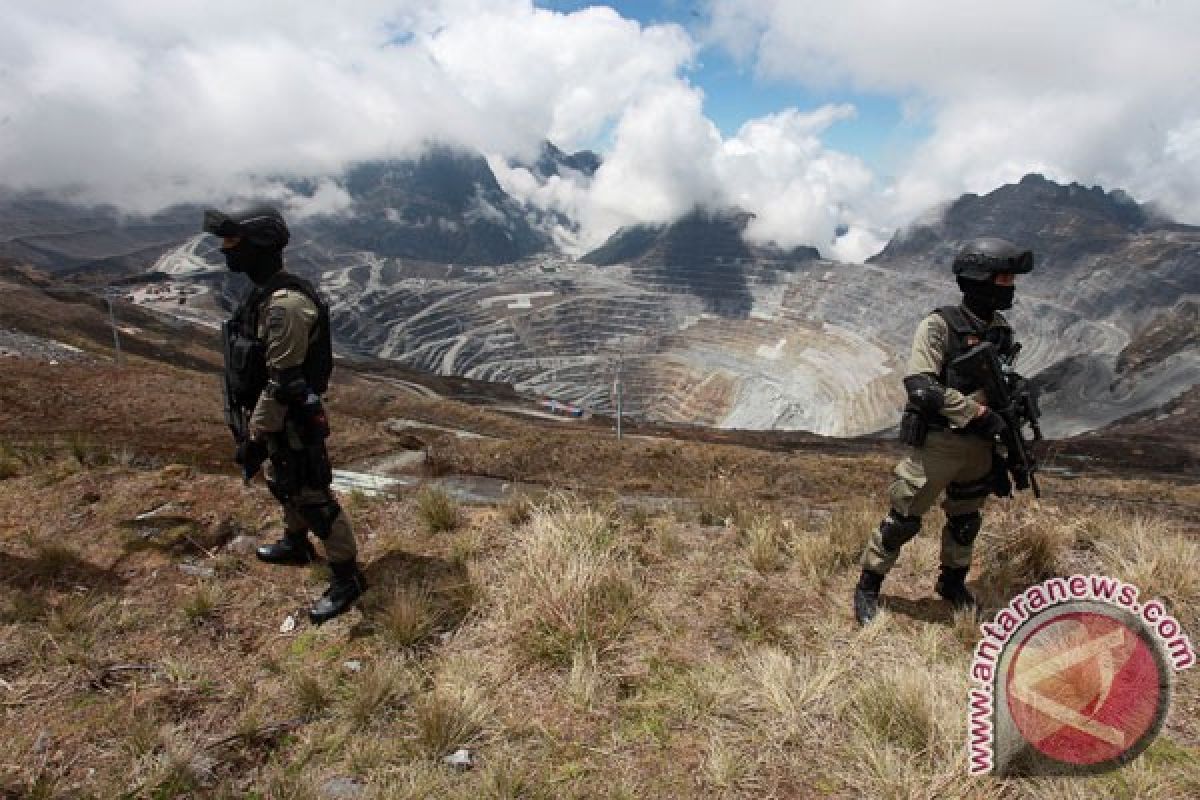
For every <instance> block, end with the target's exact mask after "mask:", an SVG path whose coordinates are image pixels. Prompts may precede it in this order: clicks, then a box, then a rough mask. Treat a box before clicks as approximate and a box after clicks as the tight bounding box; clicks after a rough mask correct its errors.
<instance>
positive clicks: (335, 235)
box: [297, 147, 550, 264]
mask: <svg viewBox="0 0 1200 800" xmlns="http://www.w3.org/2000/svg"><path fill="white" fill-rule="evenodd" d="M339 183H340V184H341V185H342V186H343V187H344V188H345V190H346V192H347V193H348V194H349V196H350V198H351V199H352V204H351V205H350V206H349V208H346V209H344V210H343V211H341V212H339V213H337V214H330V215H324V216H317V217H312V218H310V219H308V220H306V221H303V222H302V223H300V224H298V226H297V227H298V228H300V229H301V230H302V231H303V232H304V233H305V234H306V235H307V236H309V237H310V238H313V239H317V240H319V241H320V242H321V243H322V246H323V247H325V248H326V249H331V248H333V249H337V250H346V249H350V250H359V251H371V252H374V253H376V254H378V255H379V256H382V257H384V258H404V259H414V260H420V261H432V262H437V263H444V264H454V263H458V264H507V263H511V262H513V261H517V260H520V259H521V258H524V257H526V256H529V255H532V254H533V253H537V252H540V251H542V250H545V249H546V248H547V247H548V246H549V244H550V239H549V237H548V236H547V235H546V234H545V233H544V232H542V231H541V230H539V229H538V227H536V224H537V222H538V220H537V218H536V216H535V215H533V213H532V212H530V211H528V210H526V209H525V208H523V207H522V206H521V205H520V204H519V203H518V202H517V201H515V200H513V199H512V198H511V197H509V196H508V195H507V194H506V193H505V192H504V190H503V189H501V188H500V185H499V184H498V183H497V182H496V176H495V175H494V174H493V173H492V170H491V168H490V167H489V166H488V163H487V160H486V159H484V158H483V157H482V156H480V155H478V154H473V153H465V152H462V151H459V150H454V149H450V148H445V147H438V148H434V149H431V150H430V151H428V152H426V153H424V154H423V155H422V156H420V157H419V158H416V159H412V160H403V161H380V162H369V163H364V164H358V165H356V166H354V167H351V168H350V169H349V170H348V171H347V172H346V174H345V175H344V176H343V177H342V179H341V180H340V181H339ZM313 188H315V187H313Z"/></svg>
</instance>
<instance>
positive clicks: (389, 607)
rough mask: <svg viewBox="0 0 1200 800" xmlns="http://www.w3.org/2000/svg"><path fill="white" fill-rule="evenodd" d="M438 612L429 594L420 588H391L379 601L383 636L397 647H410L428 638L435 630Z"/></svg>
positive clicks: (426, 590)
mask: <svg viewBox="0 0 1200 800" xmlns="http://www.w3.org/2000/svg"><path fill="white" fill-rule="evenodd" d="M437 624H438V613H437V610H436V608H435V606H434V599H433V596H432V595H431V594H430V592H429V590H428V589H425V588H422V587H416V588H414V587H410V586H399V587H396V588H393V589H392V590H391V591H390V592H389V593H388V595H387V598H386V599H385V600H384V602H383V606H382V609H381V611H380V613H379V625H380V627H381V628H382V630H383V635H384V636H385V637H386V638H387V640H388V641H389V642H391V643H392V644H393V645H395V646H397V647H402V648H403V647H413V646H415V645H418V644H421V643H423V642H425V641H426V640H427V639H429V637H430V636H432V635H433V633H434V631H435V630H436V629H437Z"/></svg>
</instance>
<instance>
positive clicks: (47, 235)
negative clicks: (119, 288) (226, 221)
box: [0, 188, 199, 275]
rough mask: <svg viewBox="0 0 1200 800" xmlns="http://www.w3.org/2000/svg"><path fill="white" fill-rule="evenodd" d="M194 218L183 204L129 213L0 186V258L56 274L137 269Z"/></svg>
mask: <svg viewBox="0 0 1200 800" xmlns="http://www.w3.org/2000/svg"><path fill="white" fill-rule="evenodd" d="M198 219H199V212H198V210H197V209H195V208H191V207H186V206H181V207H176V208H171V209H167V210H166V211H162V212H159V213H157V214H150V215H132V214H125V213H123V212H121V211H120V210H119V209H117V208H115V207H113V206H103V205H101V206H93V205H84V204H77V203H71V202H69V201H64V200H63V199H60V198H56V197H52V196H50V195H48V194H45V193H43V192H35V191H25V192H16V191H12V190H6V189H2V188H0V258H8V259H11V260H14V261H18V262H21V263H25V264H30V265H32V266H35V267H39V268H41V269H44V270H47V271H49V272H53V273H56V274H64V273H71V272H77V271H88V272H92V273H102V274H104V275H113V274H120V273H123V272H129V271H141V270H144V269H145V267H146V266H147V265H149V264H153V263H154V261H155V260H156V259H157V258H158V257H159V256H160V255H161V254H162V253H164V252H166V251H167V250H169V249H171V248H174V247H177V246H178V245H179V243H180V242H181V241H182V240H184V239H185V238H187V237H188V236H190V235H191V234H193V233H195V230H196V226H197V224H198V223H197V220H198Z"/></svg>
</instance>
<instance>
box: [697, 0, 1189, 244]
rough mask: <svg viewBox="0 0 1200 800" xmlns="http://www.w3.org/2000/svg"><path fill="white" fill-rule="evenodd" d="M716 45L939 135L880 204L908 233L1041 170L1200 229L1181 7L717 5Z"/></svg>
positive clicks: (1158, 1)
mask: <svg viewBox="0 0 1200 800" xmlns="http://www.w3.org/2000/svg"><path fill="white" fill-rule="evenodd" d="M711 12H712V24H711V30H710V31H709V32H708V37H709V38H710V39H711V40H712V41H714V42H718V43H722V44H724V45H725V46H726V47H728V48H729V49H730V50H731V51H732V52H735V53H737V54H740V55H742V56H743V57H745V58H747V59H749V60H750V61H751V62H752V63H753V64H754V66H755V69H756V70H757V72H758V73H759V74H760V75H761V76H763V77H767V78H771V79H774V80H787V81H794V82H798V83H801V84H804V85H807V86H810V87H816V88H820V89H825V90H831V89H832V90H836V89H839V88H849V89H853V90H858V91H870V92H880V93H884V94H890V95H893V96H898V97H901V98H904V99H905V100H907V101H910V102H911V103H912V104H913V105H916V106H919V107H921V108H923V109H926V110H927V114H928V121H929V122H930V124H931V126H932V134H931V135H930V137H929V138H928V140H927V141H925V142H923V143H922V144H921V145H920V146H919V147H918V148H917V150H916V152H915V153H913V154H912V157H911V159H910V160H909V163H908V164H907V166H906V168H905V169H903V170H902V171H901V173H900V175H899V177H898V179H897V181H896V185H895V186H894V187H893V188H892V190H891V191H890V192H888V194H887V195H886V197H887V199H888V201H889V203H890V208H891V214H890V215H889V216H888V217H878V218H877V220H878V222H880V223H883V224H890V225H897V224H902V223H903V222H904V221H906V220H907V219H910V218H911V217H912V216H914V215H916V214H918V213H920V211H921V210H922V209H924V208H926V207H928V206H929V205H931V204H933V203H936V202H939V201H941V200H945V199H947V198H949V197H953V196H956V195H957V194H958V193H960V192H963V191H974V192H985V191H989V190H991V189H993V188H995V187H996V186H998V185H1000V184H1002V183H1005V182H1010V181H1013V180H1016V179H1018V178H1020V177H1021V176H1022V175H1023V174H1024V173H1027V172H1030V171H1041V172H1044V173H1046V174H1047V175H1048V176H1049V177H1055V178H1058V179H1060V180H1079V181H1081V182H1084V183H1100V184H1102V185H1105V186H1107V187H1110V188H1112V187H1122V188H1126V189H1129V190H1131V191H1132V192H1133V194H1134V195H1135V196H1138V197H1140V198H1141V199H1155V200H1158V201H1160V202H1162V203H1163V204H1164V205H1165V206H1167V207H1168V209H1169V210H1171V211H1172V212H1174V213H1175V214H1177V215H1178V216H1180V217H1181V218H1183V219H1187V220H1191V221H1196V222H1200V211H1198V209H1200V159H1198V158H1197V153H1200V141H1198V140H1197V137H1196V136H1194V135H1189V133H1188V132H1189V131H1194V126H1195V125H1196V123H1197V120H1200V113H1198V112H1200V84H1198V83H1197V78H1196V74H1197V67H1200V59H1198V58H1197V56H1196V52H1197V51H1196V47H1195V42H1196V41H1197V40H1198V38H1200V4H1197V3H1191V2H1184V1H1183V0H1009V2H1005V3H997V2H993V1H992V0H961V2H954V3H947V2H943V1H942V0H904V2H900V1H899V0H885V1H883V2H881V1H880V0H845V1H844V2H841V3H837V4H829V3H819V2H791V1H790V0H712V2H711Z"/></svg>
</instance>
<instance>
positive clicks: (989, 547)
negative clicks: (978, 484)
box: [976, 507, 1082, 606]
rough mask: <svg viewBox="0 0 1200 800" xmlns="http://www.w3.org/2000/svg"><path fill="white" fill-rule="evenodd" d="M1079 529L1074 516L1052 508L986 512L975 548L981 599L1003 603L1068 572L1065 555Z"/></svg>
mask: <svg viewBox="0 0 1200 800" xmlns="http://www.w3.org/2000/svg"><path fill="white" fill-rule="evenodd" d="M1081 531H1082V526H1081V523H1080V521H1079V520H1078V519H1076V518H1074V517H1071V516H1069V515H1066V514H1062V513H1058V512H1055V511H1051V510H1041V509H1036V508H1032V507H1017V508H1016V509H1015V510H1013V509H1009V508H1004V509H1003V510H1000V511H989V512H988V513H986V514H985V517H984V530H983V532H982V533H981V535H980V537H979V543H978V544H977V546H976V553H977V557H978V558H979V559H980V569H979V572H978V574H977V580H978V582H979V585H980V586H981V587H982V589H983V591H984V595H985V596H984V597H983V598H982V599H983V600H984V601H985V602H986V603H988V604H990V605H993V606H999V605H1003V604H1004V603H1006V602H1008V600H1009V598H1010V597H1011V596H1012V595H1013V594H1014V593H1016V592H1019V591H1021V590H1022V589H1024V588H1026V587H1028V586H1032V585H1033V584H1035V583H1040V582H1041V581H1044V580H1046V579H1047V578H1052V577H1055V576H1058V575H1063V574H1065V573H1068V572H1069V571H1070V564H1069V563H1068V556H1069V555H1070V554H1071V552H1072V550H1073V549H1074V548H1075V546H1076V543H1077V541H1078V539H1079V537H1080V535H1081Z"/></svg>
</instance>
